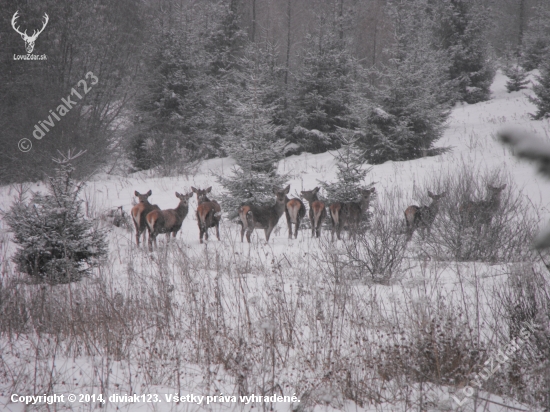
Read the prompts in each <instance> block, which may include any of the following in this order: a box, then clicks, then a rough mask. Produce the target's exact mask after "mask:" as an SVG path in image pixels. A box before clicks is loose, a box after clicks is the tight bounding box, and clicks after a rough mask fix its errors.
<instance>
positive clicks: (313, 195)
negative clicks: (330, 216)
mask: <svg viewBox="0 0 550 412" xmlns="http://www.w3.org/2000/svg"><path fill="white" fill-rule="evenodd" d="M318 192H319V187H316V188H315V189H313V190H304V191H302V192H301V194H300V197H301V198H302V199H305V200H307V201H308V202H309V220H310V221H311V237H315V236H317V238H319V237H321V226H322V225H323V220H325V219H326V217H327V210H326V209H325V204H324V203H323V202H321V201H320V200H319V198H318V197H317V193H318Z"/></svg>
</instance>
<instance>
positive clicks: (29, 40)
mask: <svg viewBox="0 0 550 412" xmlns="http://www.w3.org/2000/svg"><path fill="white" fill-rule="evenodd" d="M18 13H19V10H17V11H16V12H15V14H14V15H13V17H12V19H11V26H12V27H13V29H14V30H15V31H16V32H17V33H19V34H20V35H21V38H22V39H23V40H24V41H25V49H26V50H27V54H28V55H30V54H31V53H32V51H33V50H34V42H35V41H36V39H37V38H38V35H39V34H40V33H42V32H43V31H44V29H45V28H46V25H47V24H48V21H49V20H50V18H49V17H48V15H47V14H46V13H44V17H43V19H44V22H43V24H42V28H41V29H40V30H34V31H33V33H32V36H29V35H27V30H25V31H24V32H23V33H21V31H19V27H15V23H16V21H17V19H18V18H19V14H18ZM14 57H15V56H14ZM25 60H27V59H25Z"/></svg>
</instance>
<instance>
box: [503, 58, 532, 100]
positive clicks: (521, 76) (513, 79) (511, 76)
mask: <svg viewBox="0 0 550 412" xmlns="http://www.w3.org/2000/svg"><path fill="white" fill-rule="evenodd" d="M504 74H506V76H508V81H507V82H506V90H508V93H511V92H518V91H520V90H523V89H526V88H527V85H528V84H529V80H527V73H526V72H525V70H523V67H521V66H520V65H518V64H512V65H510V66H509V67H507V68H505V70H504Z"/></svg>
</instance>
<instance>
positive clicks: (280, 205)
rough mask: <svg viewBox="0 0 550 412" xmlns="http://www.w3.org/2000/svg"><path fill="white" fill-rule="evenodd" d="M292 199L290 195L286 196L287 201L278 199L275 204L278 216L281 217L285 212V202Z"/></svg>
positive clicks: (274, 207)
mask: <svg viewBox="0 0 550 412" xmlns="http://www.w3.org/2000/svg"><path fill="white" fill-rule="evenodd" d="M289 200H290V199H289V198H288V197H286V198H285V201H284V202H282V203H281V202H279V201H278V200H276V201H275V205H274V206H273V209H274V210H275V212H276V213H277V217H281V216H282V215H283V213H285V204H286V203H287V202H288V201H289Z"/></svg>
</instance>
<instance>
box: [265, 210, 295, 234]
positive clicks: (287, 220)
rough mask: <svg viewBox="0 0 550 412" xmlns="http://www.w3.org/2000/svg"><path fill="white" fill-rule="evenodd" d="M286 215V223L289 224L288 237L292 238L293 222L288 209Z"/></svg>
mask: <svg viewBox="0 0 550 412" xmlns="http://www.w3.org/2000/svg"><path fill="white" fill-rule="evenodd" d="M285 215H286V224H287V225H288V238H289V239H292V222H291V220H290V214H289V213H288V211H287V212H286V213H285ZM266 238H267V232H266ZM268 240H269V239H268Z"/></svg>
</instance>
